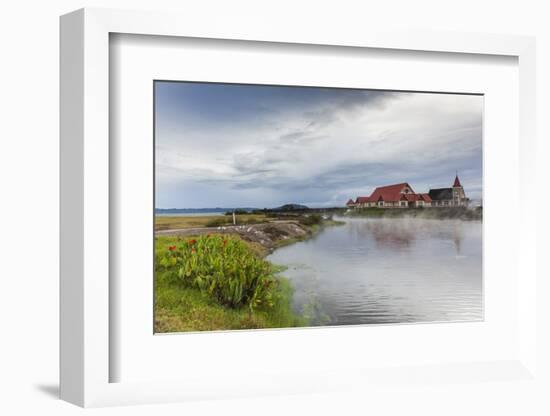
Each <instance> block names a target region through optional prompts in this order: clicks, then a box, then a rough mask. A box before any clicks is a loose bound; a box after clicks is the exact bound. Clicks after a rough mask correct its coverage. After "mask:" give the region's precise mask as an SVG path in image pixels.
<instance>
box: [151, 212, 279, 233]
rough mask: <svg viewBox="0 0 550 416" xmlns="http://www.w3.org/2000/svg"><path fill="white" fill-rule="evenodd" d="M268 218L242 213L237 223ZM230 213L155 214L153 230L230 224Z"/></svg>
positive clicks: (241, 223) (250, 222)
mask: <svg viewBox="0 0 550 416" xmlns="http://www.w3.org/2000/svg"><path fill="white" fill-rule="evenodd" d="M267 221H268V218H267V217H266V216H265V215H263V214H244V215H238V216H237V225H247V224H261V223H264V222H267ZM232 224H233V216H231V215H201V216H189V217H186V216H160V215H159V216H156V217H155V231H158V230H183V229H187V228H199V227H219V226H224V225H232Z"/></svg>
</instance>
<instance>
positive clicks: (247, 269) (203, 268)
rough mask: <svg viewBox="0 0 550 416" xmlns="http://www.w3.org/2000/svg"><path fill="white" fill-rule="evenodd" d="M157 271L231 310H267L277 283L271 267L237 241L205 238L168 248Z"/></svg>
mask: <svg viewBox="0 0 550 416" xmlns="http://www.w3.org/2000/svg"><path fill="white" fill-rule="evenodd" d="M159 257H160V258H158V259H157V264H158V267H160V268H162V269H165V270H167V271H171V272H172V276H173V278H175V279H177V280H179V281H180V282H182V283H183V284H184V285H186V286H189V287H195V288H198V289H200V291H201V292H202V293H204V294H206V295H208V296H210V297H212V298H214V299H215V300H216V301H217V302H219V303H220V304H222V305H225V306H229V307H231V308H240V307H243V306H246V307H248V308H249V309H250V310H251V311H252V310H254V309H255V308H259V307H265V308H270V307H272V306H273V305H274V302H275V297H276V296H277V285H278V280H277V279H276V278H275V271H274V270H273V268H272V266H271V264H270V263H269V262H267V261H265V260H263V259H261V258H258V257H257V256H256V255H255V254H254V253H253V252H252V251H251V250H250V249H249V248H248V247H247V246H246V244H245V243H243V242H242V241H241V240H240V239H238V238H235V237H230V236H223V235H206V236H201V237H198V238H196V239H189V240H186V241H184V242H182V243H179V244H178V245H174V246H170V247H168V250H167V251H165V252H162V253H160V254H159Z"/></svg>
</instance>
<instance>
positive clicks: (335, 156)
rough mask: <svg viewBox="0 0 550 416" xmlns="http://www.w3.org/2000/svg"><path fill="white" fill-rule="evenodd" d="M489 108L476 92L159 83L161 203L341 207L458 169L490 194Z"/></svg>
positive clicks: (432, 181)
mask: <svg viewBox="0 0 550 416" xmlns="http://www.w3.org/2000/svg"><path fill="white" fill-rule="evenodd" d="M482 110H483V97H482V96H474V95H456V94H427V93H410V92H389V91H388V92H387V91H374V90H349V89H331V88H302V87H275V86H257V85H231V84H204V83H184V82H164V81H163V82H156V84H155V148H156V155H155V158H156V160H155V169H156V206H157V208H212V207H258V208H264V207H276V206H280V205H282V204H286V203H300V204H305V205H308V206H311V207H321V206H342V205H343V204H345V203H346V201H347V200H348V199H349V198H355V197H356V196H368V195H370V193H371V192H372V190H373V189H374V188H375V187H376V186H381V185H388V184H392V183H399V182H408V183H409V184H410V185H411V186H412V188H413V189H414V190H415V191H416V192H427V191H428V190H429V188H438V187H449V186H451V185H452V182H453V180H454V176H455V172H456V171H458V174H459V177H460V179H461V181H462V185H463V186H464V188H465V191H466V194H467V196H469V197H470V198H472V199H480V198H481V190H482V189H481V184H482V116H483V115H482Z"/></svg>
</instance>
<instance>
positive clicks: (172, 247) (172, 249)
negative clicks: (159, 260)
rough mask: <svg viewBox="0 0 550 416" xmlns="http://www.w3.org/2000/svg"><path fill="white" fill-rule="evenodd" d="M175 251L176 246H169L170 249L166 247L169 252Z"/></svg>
mask: <svg viewBox="0 0 550 416" xmlns="http://www.w3.org/2000/svg"><path fill="white" fill-rule="evenodd" d="M175 249H176V246H170V247H168V250H170V251H174V250H175Z"/></svg>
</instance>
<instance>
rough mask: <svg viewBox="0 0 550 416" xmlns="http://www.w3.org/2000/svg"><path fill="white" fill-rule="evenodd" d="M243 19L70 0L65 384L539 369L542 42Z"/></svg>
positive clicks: (444, 375) (429, 377)
mask: <svg viewBox="0 0 550 416" xmlns="http://www.w3.org/2000/svg"><path fill="white" fill-rule="evenodd" d="M243 30H244V32H243V31H240V32H239V33H237V32H234V30H233V26H231V25H229V24H228V25H226V26H224V25H223V24H222V25H218V26H216V28H205V27H204V26H202V25H200V24H199V23H197V22H193V19H191V18H190V17H189V16H176V15H168V14H163V13H158V14H157V13H142V12H122V11H112V10H95V9H93V10H89V9H86V10H80V11H77V12H74V13H72V14H69V15H66V16H64V17H62V20H61V80H62V87H61V101H62V107H61V110H62V120H61V142H62V146H61V190H62V195H61V206H62V223H61V240H62V260H61V271H62V272H61V290H62V292H61V395H62V398H64V399H65V400H68V401H70V402H73V403H76V404H79V405H81V406H104V405H113V404H137V403H155V402H164V401H182V400H194V399H206V398H220V397H221V398H223V397H227V398H229V397H247V396H256V395H265V394H268V395H269V394H282V393H291V394H297V393H308V392H325V391H335V390H336V391H338V390H342V389H354V391H355V389H357V391H360V390H361V389H362V388H365V386H369V387H368V388H369V389H372V391H375V390H376V389H377V388H379V385H380V384H387V383H395V384H396V385H401V386H407V385H410V384H411V383H428V384H429V383H433V381H434V380H435V381H436V382H456V381H457V380H461V381H466V382H468V383H479V382H481V381H486V380H492V381H502V380H512V381H515V380H517V381H522V380H526V379H529V378H530V377H532V374H533V372H534V369H535V363H534V348H535V345H536V338H535V329H534V326H533V324H532V322H534V320H535V319H534V317H535V316H536V305H535V303H534V302H533V299H534V290H535V282H536V270H535V268H534V262H533V261H532V259H533V257H532V256H533V255H534V247H535V246H534V245H535V240H534V234H533V230H534V229H535V225H536V223H535V218H534V217H533V216H529V215H523V214H524V213H525V212H524V210H525V209H526V207H528V206H529V202H530V201H531V200H532V199H533V193H532V192H530V187H531V186H532V185H531V184H530V183H529V181H528V178H529V175H530V172H531V169H533V163H532V162H533V152H532V147H531V144H532V141H533V137H534V132H533V130H532V128H533V127H532V126H533V123H532V117H534V116H533V115H534V111H532V110H533V108H534V88H535V84H534V78H533V76H532V73H533V70H534V46H533V40H532V39H530V38H522V37H513V36H489V35H478V34H476V35H474V34H438V35H437V36H433V34H430V35H429V36H428V35H427V34H425V33H420V32H419V33H406V34H405V33H398V32H395V33H385V34H384V33H380V32H375V31H373V32H368V31H366V32H365V33H362V34H361V36H350V35H343V34H342V35H338V34H337V33H333V32H325V31H322V30H320V31H318V32H316V31H312V32H310V33H308V35H307V37H305V38H304V36H305V35H304V34H303V33H302V32H300V30H298V29H296V30H285V31H282V30H281V29H278V28H276V27H274V26H271V25H265V26H262V29H261V30H260V29H259V28H258V27H250V28H248V29H243ZM517 149H520V153H519V155H518V152H517ZM519 201H521V203H520V202H519ZM503 207H505V208H506V209H503ZM510 218H516V220H513V221H512V220H510ZM504 227H505V229H506V233H505V234H506V235H505V236H504V235H503V229H504ZM504 237H506V238H504ZM520 276H521V278H520ZM405 324H406V325H405ZM404 346H406V348H405V347H404Z"/></svg>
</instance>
